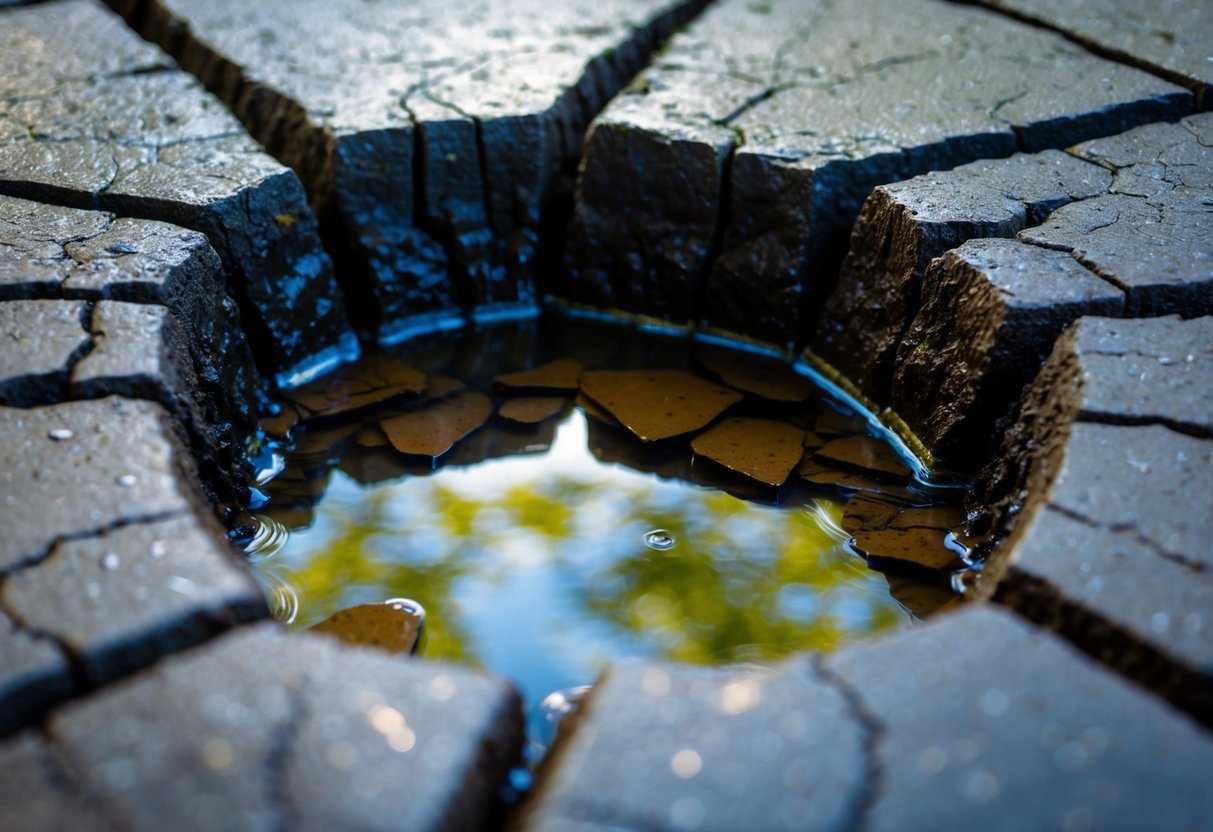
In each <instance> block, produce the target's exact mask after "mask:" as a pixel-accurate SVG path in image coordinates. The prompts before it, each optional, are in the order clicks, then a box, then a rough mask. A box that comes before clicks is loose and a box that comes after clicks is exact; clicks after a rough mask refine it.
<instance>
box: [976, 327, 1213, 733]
mask: <svg viewBox="0 0 1213 832" xmlns="http://www.w3.org/2000/svg"><path fill="white" fill-rule="evenodd" d="M1211 322H1213V319H1210V318H1201V319H1197V320H1194V321H1179V320H1177V319H1174V318H1169V319H1168V318H1161V319H1151V320H1144V321H1121V320H1110V319H1099V318H1083V319H1081V320H1080V321H1078V323H1076V324H1075V325H1074V326H1073V327H1071V328H1070V329H1069V330H1067V332H1066V333H1065V334H1064V335H1063V336H1062V338H1061V339H1060V340H1059V341H1058V343H1057V346H1056V347H1055V349H1054V351H1053V354H1052V355H1051V356H1050V358H1049V361H1048V362H1047V363H1046V365H1045V367H1044V369H1043V370H1042V372H1041V374H1040V376H1039V377H1038V378H1037V380H1036V381H1035V382H1033V384H1032V385H1031V386H1030V387H1029V388H1028V390H1027V391H1026V392H1025V396H1024V399H1023V401H1022V403H1021V405H1020V412H1019V415H1018V420H1017V422H1016V423H1015V424H1014V425H1013V426H1012V427H1011V429H1010V430H1009V431H1008V432H1007V436H1006V439H1005V440H1004V443H1003V448H1002V449H1001V451H1000V455H999V458H998V459H996V460H995V461H994V462H992V463H991V464H990V465H989V466H987V468H986V469H985V470H984V471H983V473H982V476H981V478H980V480H979V482H978V490H977V496H978V498H979V499H982V500H984V501H985V502H986V503H987V504H989V506H990V514H991V520H992V522H993V526H994V528H995V530H996V531H998V532H1000V533H1001V534H1002V535H1003V541H1002V543H1001V545H999V546H998V547H997V548H995V549H994V551H993V552H992V553H991V554H990V555H989V557H988V558H987V562H986V566H985V569H984V570H983V572H982V580H981V583H980V592H981V593H982V594H983V595H985V596H993V597H994V598H996V599H997V600H999V601H1002V602H1004V603H1007V604H1011V605H1014V606H1015V607H1016V608H1018V609H1022V610H1024V612H1025V613H1026V614H1027V615H1029V616H1031V617H1032V618H1034V619H1035V620H1037V621H1039V622H1041V623H1042V624H1045V625H1047V626H1050V627H1055V628H1057V629H1058V630H1059V631H1061V632H1062V633H1063V634H1065V635H1066V636H1067V637H1069V638H1071V639H1072V640H1074V641H1075V643H1077V644H1078V645H1079V646H1080V647H1082V648H1083V649H1084V650H1085V651H1087V652H1088V653H1091V654H1092V655H1095V656H1097V657H1099V658H1101V659H1102V660H1104V661H1106V662H1108V663H1109V664H1111V665H1112V666H1114V667H1116V668H1118V669H1119V670H1121V671H1122V672H1124V673H1125V674H1126V675H1129V676H1130V677H1132V678H1134V679H1137V680H1138V681H1140V682H1141V683H1142V684H1143V685H1146V686H1148V687H1150V688H1152V689H1154V690H1156V691H1158V692H1159V693H1160V694H1161V695H1163V696H1165V697H1167V698H1169V699H1171V700H1172V701H1174V702H1176V703H1177V704H1179V705H1180V706H1181V707H1184V708H1186V709H1187V710H1189V711H1191V712H1192V713H1193V714H1195V715H1196V716H1197V717H1198V718H1200V719H1202V720H1204V721H1205V722H1206V723H1209V722H1211V721H1213V680H1211V679H1210V674H1209V667H1210V666H1211V662H1213V654H1211V653H1210V652H1209V639H1208V628H1209V626H1210V624H1209V621H1208V618H1209V616H1208V609H1209V607H1210V603H1211V602H1213V582H1211V581H1210V579H1209V577H1208V576H1209V572H1210V569H1213V560H1211V559H1210V556H1209V547H1208V541H1209V539H1210V537H1211V536H1213V522H1211V521H1210V516H1209V513H1208V512H1206V511H1201V510H1199V509H1197V510H1193V506H1194V505H1199V504H1200V500H1202V499H1203V496H1204V495H1207V494H1208V493H1209V492H1210V489H1213V441H1210V438H1211V437H1213V420H1211V419H1210V417H1209V413H1210V412H1213V411H1211V410H1210V407H1209V397H1210V395H1211V394H1210V392H1209V391H1210V390H1213V363H1211V362H1210V359H1209V355H1208V344H1209V343H1210V333H1211V332H1213V330H1211V326H1213V323H1211ZM1198 345H1199V346H1198ZM1190 350H1191V351H1190ZM1172 355H1174V357H1172ZM1189 357H1190V360H1189ZM1194 501H1195V502H1194Z"/></svg>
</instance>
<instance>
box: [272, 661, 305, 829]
mask: <svg viewBox="0 0 1213 832" xmlns="http://www.w3.org/2000/svg"><path fill="white" fill-rule="evenodd" d="M311 685H312V681H311V678H310V677H309V676H307V675H306V674H305V675H303V676H302V677H301V678H300V680H299V685H298V687H296V688H294V689H293V690H292V691H291V692H290V694H289V698H288V702H287V717H286V719H285V720H283V722H282V724H281V725H279V726H278V729H277V730H276V731H275V732H274V739H273V741H272V742H271V744H270V748H269V752H268V753H267V754H266V756H265V762H264V765H265V779H266V787H265V791H266V801H267V803H268V804H269V805H270V806H271V807H272V809H273V811H274V817H273V820H272V824H273V829H274V830H275V832H290V831H291V830H292V829H295V828H296V827H297V825H298V824H297V819H296V818H295V814H296V809H295V805H294V799H293V797H292V794H291V789H290V787H289V784H288V783H287V765H288V764H289V763H290V760H291V757H292V756H293V754H294V751H295V742H296V740H297V739H298V735H299V728H300V727H301V726H302V725H303V723H304V721H305V720H306V719H307V718H308V716H309V715H310V714H311V706H310V703H309V692H310V688H311Z"/></svg>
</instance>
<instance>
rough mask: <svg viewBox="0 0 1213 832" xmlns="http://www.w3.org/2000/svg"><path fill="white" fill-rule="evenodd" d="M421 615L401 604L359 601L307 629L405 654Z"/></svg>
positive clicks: (417, 632) (413, 645) (414, 638)
mask: <svg viewBox="0 0 1213 832" xmlns="http://www.w3.org/2000/svg"><path fill="white" fill-rule="evenodd" d="M421 623H422V618H421V616H419V615H417V614H416V613H414V612H412V611H410V610H408V609H407V608H406V607H404V606H403V605H402V604H393V603H391V602H388V603H385V604H359V605H358V606H355V607H349V608H348V609H344V610H339V611H337V612H335V613H333V614H332V615H331V616H329V617H328V618H326V619H325V620H324V621H321V622H320V623H319V624H317V625H316V626H314V627H310V628H309V629H310V630H311V632H313V633H324V634H325V635H330V636H333V637H335V638H338V639H340V640H341V641H343V642H345V643H346V644H353V645H357V646H359V647H377V648H379V649H381V650H386V651H388V652H389V653H403V654H405V655H408V654H410V653H412V652H413V651H414V650H415V649H416V647H417V640H418V639H419V638H420V636H421Z"/></svg>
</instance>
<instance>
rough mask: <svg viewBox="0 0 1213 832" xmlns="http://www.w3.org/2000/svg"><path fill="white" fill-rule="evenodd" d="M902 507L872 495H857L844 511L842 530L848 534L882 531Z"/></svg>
mask: <svg viewBox="0 0 1213 832" xmlns="http://www.w3.org/2000/svg"><path fill="white" fill-rule="evenodd" d="M900 511H901V506H899V505H897V504H895V503H891V502H889V501H888V500H881V499H878V498H876V497H873V496H871V495H870V494H856V495H855V496H854V497H852V498H851V499H850V500H849V501H848V502H847V504H846V507H845V508H843V511H842V523H841V525H842V529H843V531H845V532H846V533H847V534H851V535H853V534H856V533H858V532H861V531H881V530H883V529H887V528H888V527H889V524H890V523H892V522H893V520H894V519H895V518H896V517H897V515H898V513H899V512H900Z"/></svg>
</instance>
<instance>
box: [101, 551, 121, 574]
mask: <svg viewBox="0 0 1213 832" xmlns="http://www.w3.org/2000/svg"><path fill="white" fill-rule="evenodd" d="M118 564H119V560H118V553H117V552H107V553H106V555H105V557H103V558H102V559H101V568H102V569H104V570H105V571H106V572H113V571H114V570H115V569H117V568H118Z"/></svg>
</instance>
